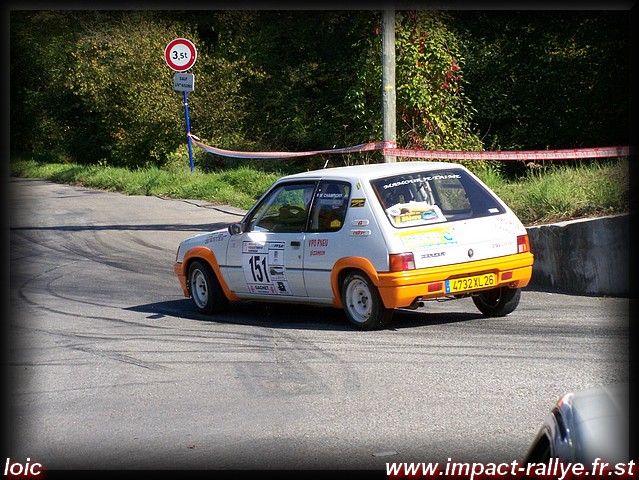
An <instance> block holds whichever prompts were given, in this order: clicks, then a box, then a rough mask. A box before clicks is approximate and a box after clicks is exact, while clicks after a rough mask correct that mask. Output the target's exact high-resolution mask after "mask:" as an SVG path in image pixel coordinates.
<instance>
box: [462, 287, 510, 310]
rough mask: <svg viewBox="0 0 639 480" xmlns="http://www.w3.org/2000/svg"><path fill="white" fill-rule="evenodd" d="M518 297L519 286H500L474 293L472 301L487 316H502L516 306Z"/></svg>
mask: <svg viewBox="0 0 639 480" xmlns="http://www.w3.org/2000/svg"><path fill="white" fill-rule="evenodd" d="M520 298H521V289H520V288H508V287H501V288H495V289H493V290H486V291H485V292H479V293H476V294H474V295H473V302H475V306H476V307H477V308H478V309H479V311H480V312H481V313H483V314H484V315H486V316H487V317H503V316H505V315H508V314H509V313H512V312H513V311H514V310H515V309H516V308H517V305H519V299H520Z"/></svg>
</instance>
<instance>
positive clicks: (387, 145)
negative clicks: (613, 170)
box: [187, 133, 630, 160]
mask: <svg viewBox="0 0 639 480" xmlns="http://www.w3.org/2000/svg"><path fill="white" fill-rule="evenodd" d="M187 135H188V137H189V138H190V139H191V141H192V142H193V143H194V144H195V145H197V146H198V147H200V148H201V149H203V150H205V151H207V152H209V153H213V154H215V155H221V156H223V157H232V158H246V159H249V158H252V159H266V158H293V157H308V156H311V155H319V154H336V153H361V152H371V151H374V150H381V151H382V153H383V154H384V155H385V156H392V157H403V158H424V159H434V160H444V159H445V160H575V159H585V158H612V157H627V156H628V155H629V153H630V148H629V147H627V146H625V147H595V148H569V149H564V150H518V151H504V150H501V151H477V152H473V151H451V150H413V149H407V148H397V144H396V143H395V142H389V141H382V142H370V143H362V144H360V145H354V146H352V147H345V148H332V149H327V150H310V151H306V152H240V151H236V150H224V149H222V148H217V147H212V146H210V145H206V144H205V143H203V142H201V141H200V139H199V138H198V137H196V136H195V135H193V134H191V133H188V134H187Z"/></svg>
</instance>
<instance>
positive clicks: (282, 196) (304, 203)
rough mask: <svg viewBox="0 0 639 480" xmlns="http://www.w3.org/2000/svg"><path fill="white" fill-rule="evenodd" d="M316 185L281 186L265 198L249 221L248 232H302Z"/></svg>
mask: <svg viewBox="0 0 639 480" xmlns="http://www.w3.org/2000/svg"><path fill="white" fill-rule="evenodd" d="M314 189H315V184H314V183H303V184H301V183H297V184H290V185H281V186H279V187H277V188H276V189H275V190H273V191H272V192H271V193H270V194H269V195H268V196H267V197H265V198H264V199H263V200H262V202H261V203H260V205H259V206H258V207H257V209H255V211H254V212H253V214H252V216H251V217H250V218H249V220H248V230H258V231H265V232H290V233H296V232H302V231H304V228H305V226H306V218H307V212H308V208H309V206H310V203H311V198H312V197H313V190H314Z"/></svg>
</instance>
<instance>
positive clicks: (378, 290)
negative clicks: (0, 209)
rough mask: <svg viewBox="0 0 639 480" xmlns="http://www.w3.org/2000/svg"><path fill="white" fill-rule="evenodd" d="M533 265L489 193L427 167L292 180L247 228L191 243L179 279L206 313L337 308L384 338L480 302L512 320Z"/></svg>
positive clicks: (449, 166)
mask: <svg viewBox="0 0 639 480" xmlns="http://www.w3.org/2000/svg"><path fill="white" fill-rule="evenodd" d="M532 265H533V254H532V253H531V251H530V244H529V241H528V235H527V232H526V229H525V228H524V226H523V225H522V223H521V222H520V221H519V219H518V218H517V217H516V216H515V214H514V213H513V212H512V211H511V210H510V208H509V207H508V206H507V205H506V204H505V203H504V202H503V201H502V200H501V199H499V198H498V197H497V196H496V195H495V194H494V193H493V192H492V191H491V190H490V189H489V188H488V187H487V186H486V185H485V184H484V183H482V182H481V181H480V180H479V179H478V178H477V177H476V176H475V175H473V174H472V173H471V172H470V171H469V170H468V169H466V168H465V167H463V166H462V165H458V164H453V163H444V162H421V161H420V162H395V163H381V164H370V165H357V166H347V167H336V168H327V169H323V170H315V171H309V172H304V173H298V174H294V175H289V176H285V177H282V178H280V179H279V180H277V181H276V182H275V183H274V184H273V185H272V186H271V187H270V188H269V189H268V190H267V191H266V193H264V194H263V195H262V197H261V198H260V199H259V200H258V201H257V203H256V204H255V205H254V206H253V207H252V208H251V209H250V210H249V211H248V212H247V213H246V215H245V216H244V218H243V219H242V220H241V221H240V222H238V223H233V224H231V225H229V226H228V228H225V229H221V230H216V231H212V232H209V233H204V234H200V235H196V236H193V237H190V238H187V239H185V240H184V241H182V242H181V244H180V246H179V248H178V251H177V256H176V262H175V265H174V270H175V273H176V274H177V276H178V278H179V280H180V284H181V286H182V290H183V293H184V295H185V296H186V297H191V298H192V299H193V302H194V304H195V307H196V309H197V310H198V311H199V312H201V313H205V314H215V313H218V312H221V311H222V310H224V308H225V307H226V306H227V305H228V303H229V302H231V301H245V300H258V301H261V302H264V301H272V302H288V303H291V304H314V305H332V306H334V307H338V308H343V309H344V312H345V313H346V317H347V318H348V320H349V321H350V322H351V323H352V324H353V325H354V326H355V327H356V328H358V329H361V330H373V329H379V328H383V327H385V326H386V325H387V324H388V322H389V321H390V320H391V318H392V314H393V310H394V309H398V308H413V309H414V308H417V307H423V306H424V302H425V301H427V300H430V299H439V300H441V299H457V298H463V297H469V296H470V297H472V300H473V301H474V303H475V305H476V306H477V308H478V309H479V310H480V311H481V312H482V313H483V314H484V315H486V316H503V315H507V314H509V313H511V312H512V311H513V310H515V308H516V307H517V305H518V304H519V300H520V295H521V289H522V288H523V287H525V286H526V285H528V283H529V281H530V277H531V275H532Z"/></svg>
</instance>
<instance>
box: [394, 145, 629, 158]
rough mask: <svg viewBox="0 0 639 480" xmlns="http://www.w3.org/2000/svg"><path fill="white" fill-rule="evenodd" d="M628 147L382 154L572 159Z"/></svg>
mask: <svg viewBox="0 0 639 480" xmlns="http://www.w3.org/2000/svg"><path fill="white" fill-rule="evenodd" d="M629 153H630V148H629V147H596V148H571V149H566V150H520V151H491V152H461V151H458V152H457V151H445V150H409V149H405V148H386V149H384V155H389V156H394V157H408V158H433V159H450V160H574V159H579V158H610V157H627V156H628V154H629Z"/></svg>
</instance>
